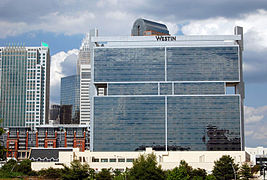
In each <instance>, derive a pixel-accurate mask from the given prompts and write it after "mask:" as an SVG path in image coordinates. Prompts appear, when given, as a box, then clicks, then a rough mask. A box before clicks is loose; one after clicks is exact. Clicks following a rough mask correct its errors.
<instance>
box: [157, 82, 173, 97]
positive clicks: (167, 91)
mask: <svg viewBox="0 0 267 180" xmlns="http://www.w3.org/2000/svg"><path fill="white" fill-rule="evenodd" d="M171 94H172V83H160V95H171Z"/></svg>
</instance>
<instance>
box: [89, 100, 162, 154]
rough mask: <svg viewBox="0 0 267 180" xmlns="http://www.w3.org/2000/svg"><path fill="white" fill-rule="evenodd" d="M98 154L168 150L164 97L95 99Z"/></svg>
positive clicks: (95, 142)
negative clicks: (166, 146) (158, 148)
mask: <svg viewBox="0 0 267 180" xmlns="http://www.w3.org/2000/svg"><path fill="white" fill-rule="evenodd" d="M93 128H94V131H93V133H94V134H93V140H94V147H93V149H94V151H136V150H144V149H145V147H146V146H149V147H152V146H158V147H164V143H165V141H164V139H165V98H164V97H108V96H106V97H95V98H94V126H93Z"/></svg>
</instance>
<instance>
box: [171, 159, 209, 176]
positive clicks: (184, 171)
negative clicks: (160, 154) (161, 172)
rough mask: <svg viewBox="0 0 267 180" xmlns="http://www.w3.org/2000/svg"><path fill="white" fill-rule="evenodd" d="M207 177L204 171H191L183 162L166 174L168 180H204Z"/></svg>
mask: <svg viewBox="0 0 267 180" xmlns="http://www.w3.org/2000/svg"><path fill="white" fill-rule="evenodd" d="M206 176H207V172H206V170H205V169H200V168H198V169H193V168H192V167H191V166H189V165H188V163H186V162H185V161H184V160H182V161H181V162H180V165H179V167H175V168H174V169H173V170H171V171H169V172H168V173H167V179H168V180H175V179H183V180H186V179H193V180H204V179H205V178H206Z"/></svg>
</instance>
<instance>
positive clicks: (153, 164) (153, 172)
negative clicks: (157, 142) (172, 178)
mask: <svg viewBox="0 0 267 180" xmlns="http://www.w3.org/2000/svg"><path fill="white" fill-rule="evenodd" d="M129 175H130V177H129V178H130V179H139V180H146V179H150V180H154V179H155V180H161V179H165V174H164V172H163V170H162V169H161V166H160V165H159V166H158V165H157V161H156V156H155V155H154V154H148V155H140V156H139V157H138V159H136V160H134V162H133V167H132V168H131V169H130V170H129ZM127 179H128V178H127Z"/></svg>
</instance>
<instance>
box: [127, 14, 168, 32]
mask: <svg viewBox="0 0 267 180" xmlns="http://www.w3.org/2000/svg"><path fill="white" fill-rule="evenodd" d="M131 34H132V36H154V35H169V30H168V28H167V26H166V25H165V24H161V23H157V22H153V21H149V20H146V19H141V18H140V19H137V20H136V21H135V22H134V24H133V28H132V33H131Z"/></svg>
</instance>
